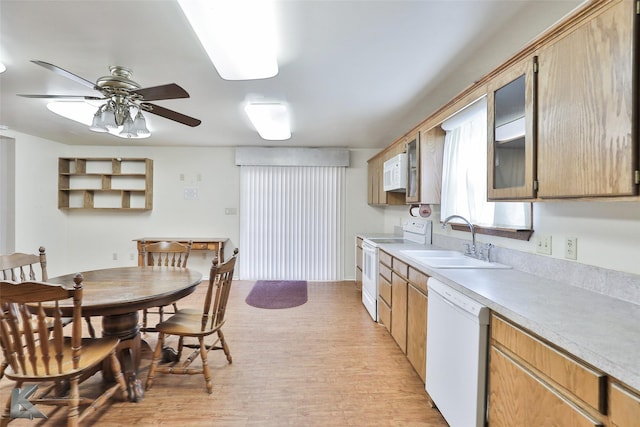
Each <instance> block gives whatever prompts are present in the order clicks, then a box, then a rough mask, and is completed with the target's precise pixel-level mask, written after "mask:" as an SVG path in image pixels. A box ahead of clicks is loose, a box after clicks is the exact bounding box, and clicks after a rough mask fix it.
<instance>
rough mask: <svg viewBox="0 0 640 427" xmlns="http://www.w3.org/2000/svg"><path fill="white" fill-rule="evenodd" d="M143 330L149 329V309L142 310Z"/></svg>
mask: <svg viewBox="0 0 640 427" xmlns="http://www.w3.org/2000/svg"><path fill="white" fill-rule="evenodd" d="M142 330H143V331H144V332H146V331H147V309H146V308H145V309H144V310H142Z"/></svg>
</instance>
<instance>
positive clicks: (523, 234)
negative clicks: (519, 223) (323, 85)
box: [449, 223, 533, 241]
mask: <svg viewBox="0 0 640 427" xmlns="http://www.w3.org/2000/svg"><path fill="white" fill-rule="evenodd" d="M449 225H451V229H452V230H457V231H469V227H468V226H467V225H465V224H453V223H449ZM474 228H475V230H476V234H485V235H487V236H497V237H504V238H506V239H515V240H525V241H528V240H530V239H531V235H532V234H533V230H516V229H514V228H495V227H482V226H479V225H474Z"/></svg>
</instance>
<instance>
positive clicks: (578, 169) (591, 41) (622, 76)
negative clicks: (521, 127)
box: [538, 0, 637, 198]
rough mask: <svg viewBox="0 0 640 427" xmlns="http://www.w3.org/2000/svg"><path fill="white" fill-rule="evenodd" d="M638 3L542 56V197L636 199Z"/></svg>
mask: <svg viewBox="0 0 640 427" xmlns="http://www.w3.org/2000/svg"><path fill="white" fill-rule="evenodd" d="M635 16H636V13H635V1H632V0H619V1H613V2H611V3H610V4H607V5H605V6H603V7H602V9H601V10H599V11H598V12H596V13H595V15H594V16H593V17H589V18H588V19H587V20H585V21H584V22H581V23H579V24H578V25H577V26H576V27H575V29H573V30H572V31H571V32H569V33H568V34H566V35H563V36H561V37H560V38H559V39H558V40H556V41H554V42H552V43H551V44H549V45H547V46H545V47H544V48H542V49H541V50H540V53H539V59H538V62H539V73H538V119H539V120H538V181H539V186H538V197H540V198H567V197H598V196H626V195H635V194H636V192H637V185H636V184H635V182H634V171H635V169H636V167H637V166H636V164H637V159H636V158H635V157H636V156H637V151H636V146H635V144H636V143H634V135H633V134H632V128H633V126H632V122H633V119H632V111H633V109H634V105H633V98H634V90H635V91H637V88H634V77H633V54H634V50H635V49H636V48H637V46H634V30H633V27H634V19H635V18H634V17H635Z"/></svg>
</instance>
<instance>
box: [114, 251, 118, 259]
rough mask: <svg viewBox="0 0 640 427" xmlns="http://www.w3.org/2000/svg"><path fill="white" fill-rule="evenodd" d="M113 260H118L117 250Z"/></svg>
mask: <svg viewBox="0 0 640 427" xmlns="http://www.w3.org/2000/svg"><path fill="white" fill-rule="evenodd" d="M113 260H114V261H117V260H118V254H117V253H116V252H114V253H113Z"/></svg>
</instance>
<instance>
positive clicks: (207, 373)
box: [198, 337, 213, 394]
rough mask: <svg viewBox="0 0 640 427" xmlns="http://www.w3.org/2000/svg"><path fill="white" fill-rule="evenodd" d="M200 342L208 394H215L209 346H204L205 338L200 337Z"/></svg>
mask: <svg viewBox="0 0 640 427" xmlns="http://www.w3.org/2000/svg"><path fill="white" fill-rule="evenodd" d="M198 341H199V342H200V357H201V358H202V373H203V374H204V382H205V383H206V384H207V392H208V393H209V394H211V393H213V384H212V383H211V370H210V369H209V364H208V363H207V353H208V352H207V346H206V345H205V344H204V337H198Z"/></svg>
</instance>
